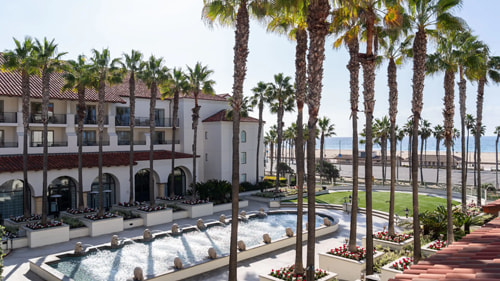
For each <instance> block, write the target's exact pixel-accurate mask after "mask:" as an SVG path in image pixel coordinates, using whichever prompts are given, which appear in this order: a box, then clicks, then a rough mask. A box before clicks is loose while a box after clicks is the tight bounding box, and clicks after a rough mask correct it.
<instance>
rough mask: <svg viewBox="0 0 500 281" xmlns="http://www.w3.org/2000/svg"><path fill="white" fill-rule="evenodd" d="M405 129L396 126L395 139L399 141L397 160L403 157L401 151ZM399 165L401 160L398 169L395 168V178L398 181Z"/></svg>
mask: <svg viewBox="0 0 500 281" xmlns="http://www.w3.org/2000/svg"><path fill="white" fill-rule="evenodd" d="M405 135H406V133H405V130H404V129H403V128H401V129H400V128H398V127H397V126H396V141H397V142H399V161H401V159H402V158H403V157H402V155H401V153H402V152H403V139H404V138H405ZM399 166H401V162H400V163H399V164H398V169H397V171H396V172H397V179H398V181H399Z"/></svg>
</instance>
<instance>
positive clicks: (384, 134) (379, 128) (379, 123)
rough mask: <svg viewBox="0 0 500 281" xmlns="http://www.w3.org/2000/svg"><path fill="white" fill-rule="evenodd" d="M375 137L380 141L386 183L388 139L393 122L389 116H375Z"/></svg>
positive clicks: (383, 182) (383, 175) (377, 141)
mask: <svg viewBox="0 0 500 281" xmlns="http://www.w3.org/2000/svg"><path fill="white" fill-rule="evenodd" d="M372 127H373V129H372V130H373V137H374V140H375V143H378V144H379V145H380V148H381V154H382V184H385V179H386V170H385V167H386V163H387V139H388V138H389V135H390V132H391V123H390V121H389V118H387V116H384V117H382V119H380V118H375V121H374V123H373V126H372Z"/></svg>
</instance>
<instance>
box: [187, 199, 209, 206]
mask: <svg viewBox="0 0 500 281" xmlns="http://www.w3.org/2000/svg"><path fill="white" fill-rule="evenodd" d="M209 202H210V201H208V200H201V199H198V200H184V201H182V202H181V203H182V204H187V205H197V204H205V203H209Z"/></svg>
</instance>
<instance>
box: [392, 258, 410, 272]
mask: <svg viewBox="0 0 500 281" xmlns="http://www.w3.org/2000/svg"><path fill="white" fill-rule="evenodd" d="M412 264H413V258H406V257H404V258H401V259H399V260H397V261H395V262H393V263H392V264H391V266H390V268H392V269H395V270H399V271H404V270H405V269H409V268H410V266H411V265H412Z"/></svg>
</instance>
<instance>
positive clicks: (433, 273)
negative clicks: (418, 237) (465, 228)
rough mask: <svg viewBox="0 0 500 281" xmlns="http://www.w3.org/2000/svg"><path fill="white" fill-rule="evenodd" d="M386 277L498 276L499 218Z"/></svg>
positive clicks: (398, 279) (397, 280)
mask: <svg viewBox="0 0 500 281" xmlns="http://www.w3.org/2000/svg"><path fill="white" fill-rule="evenodd" d="M389 280H392V281H402V280H408V281H409V280H412V281H418V280H429V281H430V280H436V281H437V280H443V281H451V280H461V281H465V280H485V281H486V280H500V218H496V219H494V220H492V221H490V222H489V223H487V224H486V225H484V226H483V227H481V228H480V229H478V230H476V231H474V232H472V233H470V234H468V235H467V236H465V237H464V238H462V239H461V240H459V241H457V242H455V243H453V244H451V245H450V246H448V247H447V248H445V249H442V250H440V251H438V252H437V253H436V254H435V255H433V256H431V257H429V258H427V259H424V260H421V261H420V262H419V263H418V264H416V265H413V266H412V267H411V269H409V270H405V271H404V273H403V274H397V275H396V277H395V278H393V279H389Z"/></svg>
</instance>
